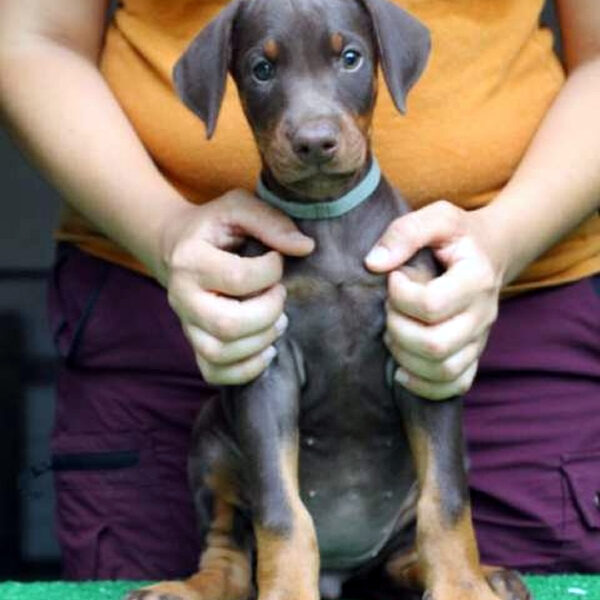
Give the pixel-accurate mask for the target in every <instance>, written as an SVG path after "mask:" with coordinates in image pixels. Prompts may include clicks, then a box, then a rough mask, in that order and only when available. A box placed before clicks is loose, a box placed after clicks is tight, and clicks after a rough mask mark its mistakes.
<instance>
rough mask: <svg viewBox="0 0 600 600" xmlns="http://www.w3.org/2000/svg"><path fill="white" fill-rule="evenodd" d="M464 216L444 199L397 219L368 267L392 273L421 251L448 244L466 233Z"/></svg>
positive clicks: (381, 241) (374, 250) (375, 270)
mask: <svg viewBox="0 0 600 600" xmlns="http://www.w3.org/2000/svg"><path fill="white" fill-rule="evenodd" d="M461 214H462V211H461V209H459V208H457V207H456V206H453V205H452V204H450V203H449V202H446V201H444V200H440V201H439V202H435V203H433V204H429V205H427V206H425V207H424V208H421V209H419V210H416V211H414V212H410V213H407V214H406V215H403V216H402V217H400V218H398V219H395V220H394V221H392V223H391V224H390V225H389V227H388V228H387V230H386V231H385V232H384V234H383V235H382V236H381V238H379V240H378V241H377V242H376V244H375V246H374V247H373V248H372V250H371V252H369V254H368V255H367V257H366V259H365V263H366V265H367V268H369V269H370V270H372V271H374V272H376V273H381V272H385V271H391V270H392V269H395V268H396V267H398V266H400V265H401V264H403V263H405V262H406V261H407V260H408V259H409V258H410V257H411V256H413V254H415V253H416V252H417V251H418V250H420V249H421V248H425V247H428V246H432V247H437V246H439V245H441V244H445V243H448V242H449V241H451V240H453V239H454V238H455V237H456V236H457V235H459V233H460V232H461V231H462V227H461V219H460V216H461Z"/></svg>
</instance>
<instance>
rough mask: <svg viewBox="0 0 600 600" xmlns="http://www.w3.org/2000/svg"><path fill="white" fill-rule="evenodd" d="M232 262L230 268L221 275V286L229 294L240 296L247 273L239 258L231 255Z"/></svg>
mask: <svg viewBox="0 0 600 600" xmlns="http://www.w3.org/2000/svg"><path fill="white" fill-rule="evenodd" d="M232 261H233V264H232V265H231V268H230V269H229V270H228V271H227V272H225V273H224V274H223V284H224V286H225V287H226V289H227V291H229V292H230V293H232V294H237V295H241V294H243V293H244V289H245V285H246V282H247V273H246V270H245V269H244V268H243V265H242V259H241V258H240V257H239V256H235V255H233V256H232Z"/></svg>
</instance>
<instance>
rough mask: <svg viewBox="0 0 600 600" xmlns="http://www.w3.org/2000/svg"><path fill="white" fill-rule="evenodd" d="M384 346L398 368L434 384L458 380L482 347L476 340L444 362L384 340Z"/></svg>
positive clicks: (477, 356) (474, 361) (476, 357)
mask: <svg viewBox="0 0 600 600" xmlns="http://www.w3.org/2000/svg"><path fill="white" fill-rule="evenodd" d="M386 345H387V347H388V349H389V350H390V352H391V353H392V356H393V357H394V360H395V361H396V363H397V364H398V366H399V367H401V368H402V369H404V370H405V371H407V372H408V373H409V374H410V375H414V376H417V377H419V378H421V379H426V380H428V381H431V382H435V383H452V382H453V381H456V380H457V379H459V378H460V377H461V376H462V374H463V373H464V372H465V371H466V370H467V369H468V368H469V367H470V366H471V365H472V364H473V363H476V362H477V360H479V355H480V353H481V349H482V346H483V344H482V343H481V340H479V339H478V340H476V341H474V342H471V343H470V344H467V346H465V347H464V348H461V349H460V350H459V351H458V352H456V353H454V354H452V355H451V356H449V357H448V358H446V359H445V360H441V361H431V360H427V359H425V358H423V357H422V356H419V355H417V354H413V353H412V352H409V351H407V350H405V349H404V348H400V347H399V346H396V345H395V344H394V343H393V342H392V341H391V340H389V339H386Z"/></svg>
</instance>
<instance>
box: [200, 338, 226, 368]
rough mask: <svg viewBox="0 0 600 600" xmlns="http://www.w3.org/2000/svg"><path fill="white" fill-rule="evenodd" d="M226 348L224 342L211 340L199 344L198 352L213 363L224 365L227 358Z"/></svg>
mask: <svg viewBox="0 0 600 600" xmlns="http://www.w3.org/2000/svg"><path fill="white" fill-rule="evenodd" d="M224 350H225V346H224V344H223V342H221V341H219V340H216V339H211V340H204V341H202V342H201V343H200V344H199V347H198V352H199V353H200V354H201V355H202V356H203V357H204V358H205V359H206V360H207V361H209V362H211V363H216V364H219V363H222V362H223V359H224V358H225V352H224Z"/></svg>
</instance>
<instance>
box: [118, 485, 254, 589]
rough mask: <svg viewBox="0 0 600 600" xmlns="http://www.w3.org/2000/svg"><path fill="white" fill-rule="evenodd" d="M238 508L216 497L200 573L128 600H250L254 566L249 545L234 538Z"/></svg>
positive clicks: (166, 583)
mask: <svg viewBox="0 0 600 600" xmlns="http://www.w3.org/2000/svg"><path fill="white" fill-rule="evenodd" d="M235 511H236V509H235V507H234V506H233V505H232V504H230V503H229V502H227V501H226V500H224V499H223V498H221V497H219V496H217V497H216V498H215V501H214V515H213V520H212V522H211V524H210V528H209V530H208V535H207V537H206V549H205V550H204V552H203V553H202V557H201V559H200V566H199V570H198V572H197V573H195V574H194V575H192V576H191V577H189V578H188V579H186V580H183V581H165V582H162V583H158V584H155V585H152V586H148V587H146V588H143V589H140V590H135V591H133V592H130V593H129V594H128V595H127V596H126V600H248V598H249V597H250V596H251V593H252V565H251V560H250V549H249V546H248V544H240V543H239V542H238V541H236V537H239V536H234V521H235Z"/></svg>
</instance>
